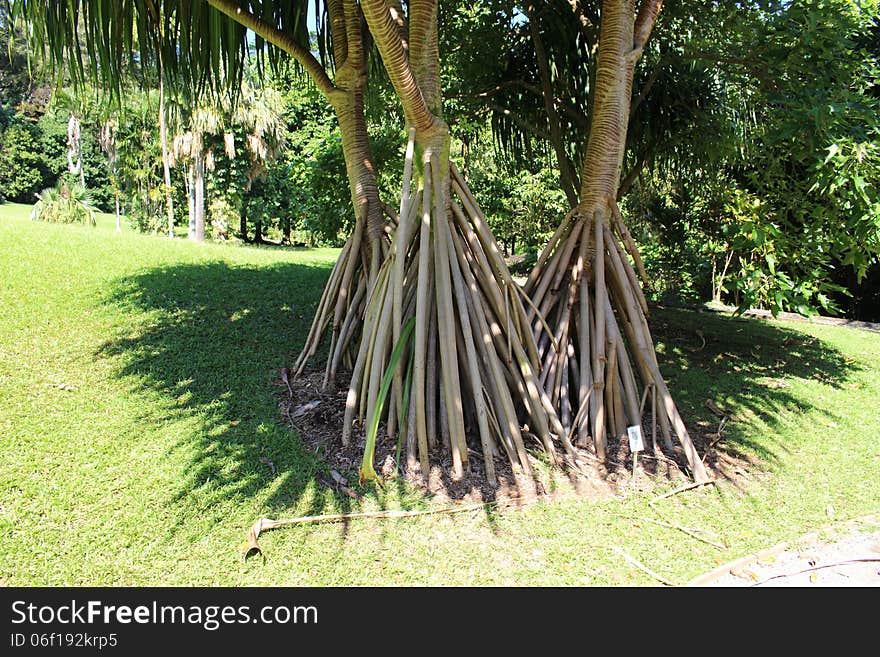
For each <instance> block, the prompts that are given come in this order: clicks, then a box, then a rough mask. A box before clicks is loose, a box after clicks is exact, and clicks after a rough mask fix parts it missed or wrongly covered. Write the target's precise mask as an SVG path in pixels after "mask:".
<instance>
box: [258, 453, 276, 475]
mask: <svg viewBox="0 0 880 657" xmlns="http://www.w3.org/2000/svg"><path fill="white" fill-rule="evenodd" d="M257 460H258V461H259V462H260V463H262V464H263V465H268V466H269V469H270V470H271V471H272V474H273V475H274V474H275V464H274V463H272V461H270V460H269V459H267V458H265V457H263V456H261V457H260V458H259V459H257Z"/></svg>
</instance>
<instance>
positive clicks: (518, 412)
mask: <svg viewBox="0 0 880 657" xmlns="http://www.w3.org/2000/svg"><path fill="white" fill-rule="evenodd" d="M361 6H362V8H363V11H364V15H365V17H366V19H367V22H368V24H369V26H370V30H371V33H372V34H373V36H374V38H375V40H376V44H377V46H378V48H379V51H380V54H381V56H382V59H383V61H384V63H385V66H386V68H387V69H388V72H389V77H390V78H391V81H392V84H393V85H394V88H395V91H396V92H397V95H398V97H399V98H400V99H401V102H402V104H403V107H404V112H405V115H406V118H407V121H408V123H409V124H410V126H411V129H410V140H409V144H408V146H407V155H406V162H405V166H404V178H403V184H402V193H401V203H400V211H399V214H398V215H397V217H396V219H395V223H396V224H397V225H396V227H395V228H394V229H393V231H392V235H391V241H390V248H389V249H388V251H387V254H385V256H384V257H383V260H382V262H381V266H380V267H379V268H378V271H377V273H376V275H375V276H374V277H371V278H370V279H369V280H365V279H363V278H362V279H361V282H360V284H359V285H358V288H357V289H356V291H355V299H357V301H358V302H357V303H353V304H351V307H354V308H356V309H358V311H357V312H356V313H351V312H349V313H348V314H347V315H345V317H344V321H343V323H342V326H341V327H340V329H339V331H338V332H337V331H335V330H334V340H333V342H331V355H330V361H329V362H328V368H327V372H328V376H327V377H326V378H330V377H331V376H332V373H333V371H335V368H336V367H337V366H338V365H339V363H340V362H341V361H342V360H343V359H344V358H345V356H346V355H349V356H350V357H351V360H352V364H353V367H352V377H351V383H350V386H349V391H348V396H347V403H346V416H345V423H344V428H343V437H342V439H343V443H346V444H347V443H348V442H350V441H351V439H352V430H353V427H354V425H355V422H356V420H357V419H360V420H361V421H363V420H365V419H367V418H370V420H371V427H374V426H376V424H377V423H378V418H379V416H384V417H386V432H385V434H386V437H387V439H389V440H392V441H393V440H394V439H395V438H396V439H397V444H398V450H399V451H401V450H403V449H404V448H405V454H406V457H407V458H406V460H407V463H408V464H410V465H411V466H412V467H413V468H419V469H420V470H421V472H422V473H423V474H425V475H427V473H428V469H429V467H430V458H431V456H432V455H433V456H443V455H444V454H445V455H447V456H448V457H449V460H450V462H451V469H452V474H453V476H454V477H460V476H461V475H463V473H464V471H465V469H466V468H467V467H468V465H469V452H470V450H471V447H473V448H480V450H481V452H482V459H483V462H484V468H485V472H486V475H487V478H488V479H489V481H493V482H494V481H495V457H496V456H506V457H507V459H508V460H509V462H510V464H511V466H512V467H513V469H514V471H515V472H527V473H528V472H530V471H531V465H530V461H529V457H528V455H527V453H526V449H525V438H526V436H527V435H531V436H532V437H533V438H534V439H535V440H537V441H538V442H539V444H541V445H542V446H543V447H544V448H545V449H546V450H547V451H548V453H549V454H550V455H551V458H552V457H553V455H555V453H556V447H555V446H554V442H555V439H556V438H558V437H559V436H561V434H562V426H561V424H560V423H559V420H558V418H557V417H556V414H555V412H554V411H553V408H552V405H551V404H550V400H549V398H548V397H547V396H546V395H544V394H542V392H541V389H540V383H539V381H538V376H537V368H538V358H537V347H536V345H535V343H534V341H533V336H532V334H531V331H530V329H529V325H528V322H527V315H526V312H525V308H524V304H523V298H522V297H521V293H520V290H519V288H518V287H517V286H516V285H515V283H514V282H513V280H512V278H511V276H510V272H509V271H508V269H507V266H506V264H505V262H504V259H503V258H502V257H501V251H500V249H499V248H498V245H497V243H496V241H495V239H494V237H493V236H492V234H491V233H490V231H489V229H488V226H487V223H486V219H485V217H484V215H483V214H482V212H481V211H480V209H479V207H478V205H477V203H476V201H475V199H474V197H473V195H472V194H471V192H470V190H469V189H468V186H467V184H466V183H465V181H464V180H463V178H462V177H461V175H460V174H459V173H458V171H457V170H456V169H455V167H454V166H453V165H452V164H451V163H450V161H449V132H448V128H447V126H446V124H445V123H444V122H443V120H442V118H441V116H440V85H439V62H438V49H437V6H436V3H434V2H430V1H426V2H413V3H410V5H409V7H410V33H409V40H408V45H409V51H408V52H407V49H406V46H405V42H404V40H403V39H401V35H400V26H399V24H398V23H397V22H396V21H395V20H394V18H393V14H392V13H391V12H389V10H388V5H387V4H386V2H385V0H365V2H363V3H361ZM361 230H363V229H361ZM356 233H357V231H356ZM356 238H357V239H361V237H358V236H357V234H356ZM356 244H357V242H356V241H355V242H350V243H349V244H347V245H346V249H351V250H354V249H355V245H356ZM343 251H344V254H343V256H345V249H343ZM373 252H374V253H375V251H373ZM343 260H344V257H343V258H341V259H340V262H342V261H343ZM345 280H346V273H345V272H344V271H343V270H341V269H340V268H339V267H337V269H335V270H334V272H333V273H332V274H331V278H330V284H329V285H328V289H331V290H332V289H336V288H338V286H339V285H340V281H343V282H344V281H345ZM331 298H332V297H331ZM360 309H362V311H361V310H360ZM331 311H332V308H331V307H330V305H329V304H327V305H325V306H323V307H319V310H318V316H319V317H321V318H325V319H323V320H322V321H327V322H329V316H330V313H331ZM389 318H390V320H391V321H390V322H389ZM357 325H360V327H361V328H362V330H361V334H360V338H359V340H357V341H353V340H351V339H350V333H351V332H352V331H353V327H354V326H357ZM404 336H406V337H407V339H406V340H405V341H404V340H403V338H404ZM346 341H347V344H348V345H349V346H350V347H351V348H350V349H346V348H345V347H344V346H343V345H344V344H346ZM392 354H397V355H399V356H400V358H399V359H398V360H396V361H395V362H396V367H395V366H392V365H391V360H392ZM389 376H390V377H391V378H390V379H389V378H388V377H389ZM383 380H386V381H388V383H387V386H388V387H385V386H384V385H383V383H382V382H383ZM389 387H390V391H391V394H390V398H389V402H388V405H387V407H386V406H384V405H383V399H384V394H385V392H386V391H388V388H389ZM526 418H527V421H528V424H529V427H530V430H529V432H528V434H527V433H526V432H524V431H523V429H522V419H526ZM468 429H471V431H470V432H469V431H468ZM469 435H471V436H473V437H474V441H476V440H477V438H478V439H479V442H472V443H471V444H470V445H469V444H468V436H469ZM376 439H377V437H376V436H375V435H370V436H368V442H367V448H366V450H365V456H364V462H363V465H362V468H361V476H362V478H364V479H370V478H375V477H376V476H377V475H376V472H375V470H374V467H373V462H372V459H373V446H374V445H373V444H372V442H371V441H375V440H376ZM562 444H563V445H564V446H566V448H567V450H568V451H569V452H570V453H571V449H570V443H567V442H565V441H563V443H562Z"/></svg>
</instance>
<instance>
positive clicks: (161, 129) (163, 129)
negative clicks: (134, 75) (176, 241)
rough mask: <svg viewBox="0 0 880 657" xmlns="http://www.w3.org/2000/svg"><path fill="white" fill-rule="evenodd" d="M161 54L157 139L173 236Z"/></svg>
mask: <svg viewBox="0 0 880 657" xmlns="http://www.w3.org/2000/svg"><path fill="white" fill-rule="evenodd" d="M163 77H164V70H163V66H162V54H161V50H160V52H159V141H160V142H161V146H162V173H163V175H164V180H165V189H164V192H165V211H166V213H167V216H168V237H169V238H173V237H174V200H173V198H172V194H171V165H170V164H169V157H168V128H167V125H166V118H165V82H164V80H163Z"/></svg>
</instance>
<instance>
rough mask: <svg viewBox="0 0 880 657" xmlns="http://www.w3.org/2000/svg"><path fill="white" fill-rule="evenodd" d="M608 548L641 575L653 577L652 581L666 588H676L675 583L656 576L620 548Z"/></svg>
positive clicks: (613, 546)
mask: <svg viewBox="0 0 880 657" xmlns="http://www.w3.org/2000/svg"><path fill="white" fill-rule="evenodd" d="M609 547H610V548H611V549H612V550H613V551H614V552H615V553H617V554H619V555H620V556H622V557H623V558H624V559H626V560H627V561H629V562H630V563H631V564H632V565H633V566H635V567H636V568H638V569H639V570H641V571H642V572H643V573H646V574H648V575H650V576H651V577H653V578H654V579H656V580H657V581H658V582H662V583H663V584H665V585H666V586H678V585H677V584H676V583H675V582H670V581H669V580H668V579H666V578H665V577H663V575H658V574H657V573H655V572H654V571H653V570H651V569H650V568H648V567H647V566H646V565H645V564H643V563H642V562H641V561H639V560H638V559H636V558H635V557H633V556H630V555H629V554H628V553H627V552H626V551H624V550H623V549H622V548H619V547H617V546H616V545H611V546H609Z"/></svg>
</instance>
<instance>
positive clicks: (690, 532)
mask: <svg viewBox="0 0 880 657" xmlns="http://www.w3.org/2000/svg"><path fill="white" fill-rule="evenodd" d="M710 484H711V485H714V484H715V481H713V480H712V481H697V482H694V483H692V484H688V485H687V486H682V487H680V488H676V489H675V490H672V491H669V492H668V493H664V494H663V495H658V496H657V497H655V498H654V499H653V500H651V501H650V502H648V506H649V507H651V508H652V509H653V510H654V513H656V514H657V515H658V516H660V517H661V518H663V520H664V522H665V523H666V524H667V525H668V526H669V527H672V528H674V529H678V530H679V531H681V532H684V533H685V534H687V535H688V536H691V537H693V538H695V539H697V540H698V541H703V542H704V543H708V544H709V545H712V546H713V547H716V548H718V549H719V550H725V549H727V546H726V545H719V544H717V543H714V542H713V541H709V540H706V539H704V538H701V537H700V536H698V535H697V534H696V531H704V530H693V529H689V528H688V527H683V526H681V525H677V524H675V523H673V522H670V521H669V518H667V517H666V516H665V515H663V512H662V511H660V509H658V508H657V507H656V506H654V505H655V504H656V503H657V502H659V501H660V500H665V499H667V498H669V497H673V496H675V495H678V494H679V493H684V492H686V491H689V490H693V489H694V488H699V487H701V486H708V485H710ZM645 520H647V518H646V519H645ZM648 522H651V521H650V520H649V521H648ZM704 533H712V532H704Z"/></svg>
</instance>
